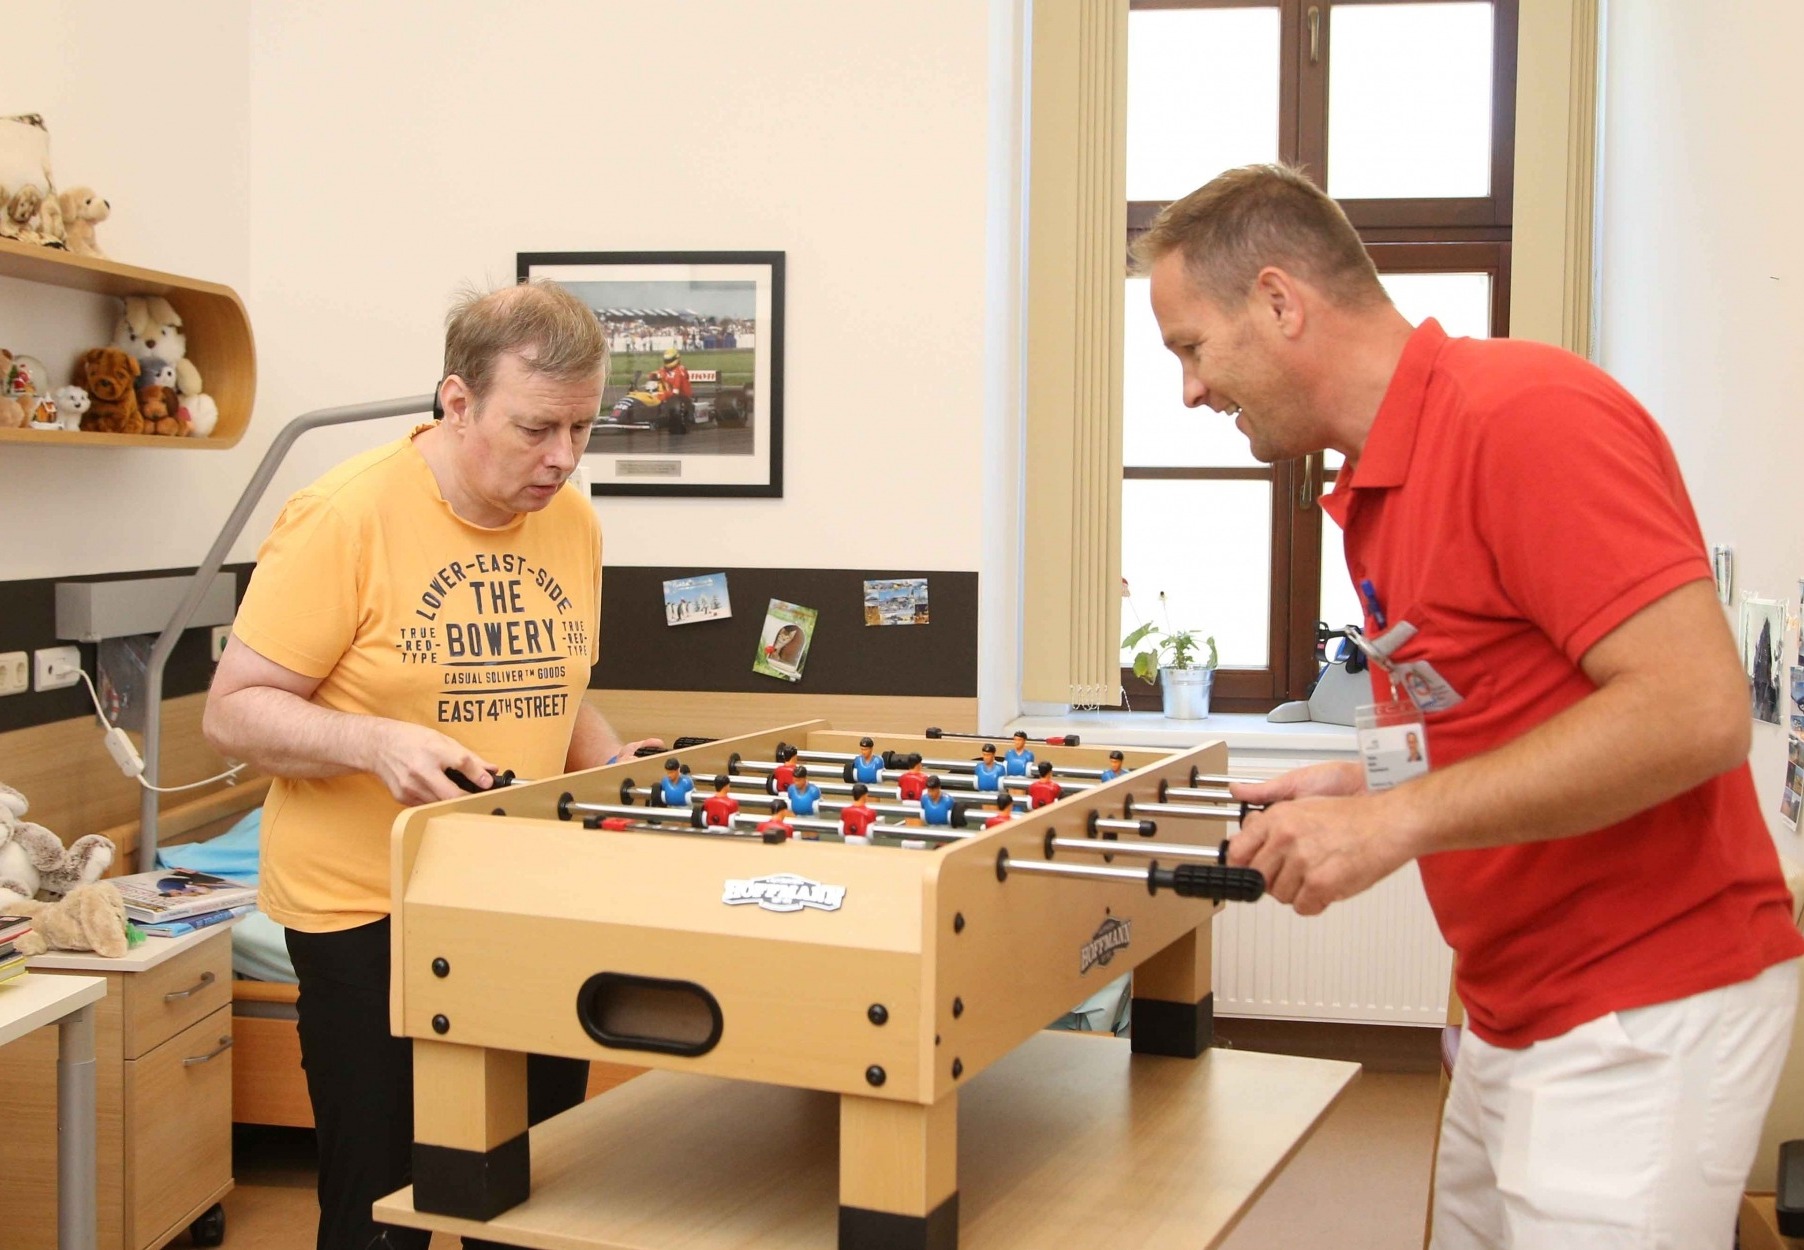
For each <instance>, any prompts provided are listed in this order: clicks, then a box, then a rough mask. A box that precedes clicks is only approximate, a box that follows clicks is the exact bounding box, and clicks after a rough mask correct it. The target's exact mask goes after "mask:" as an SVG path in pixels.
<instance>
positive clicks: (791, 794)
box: [783, 764, 821, 816]
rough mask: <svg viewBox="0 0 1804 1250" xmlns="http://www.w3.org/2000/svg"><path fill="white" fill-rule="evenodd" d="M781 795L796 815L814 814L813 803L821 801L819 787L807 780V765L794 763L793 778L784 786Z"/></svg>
mask: <svg viewBox="0 0 1804 1250" xmlns="http://www.w3.org/2000/svg"><path fill="white" fill-rule="evenodd" d="M783 795H784V797H785V798H787V799H788V800H789V806H790V809H791V810H792V811H794V812H795V814H796V815H798V816H812V815H814V805H815V804H816V803H819V802H820V801H821V788H820V787H819V786H817V785H815V784H814V783H813V782H812V781H810V780H808V765H806V764H797V765H796V775H795V780H793V781H791V782H790V783H789V784H788V785H787V786H785V787H784V789H783Z"/></svg>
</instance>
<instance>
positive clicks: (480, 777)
mask: <svg viewBox="0 0 1804 1250" xmlns="http://www.w3.org/2000/svg"><path fill="white" fill-rule="evenodd" d="M370 728H371V734H372V737H373V742H372V744H371V760H370V768H369V771H370V772H372V773H374V774H375V775H376V778H377V780H379V781H381V782H382V784H383V785H384V786H386V787H388V792H389V793H390V794H391V795H393V796H394V799H395V802H397V803H400V804H402V805H404V806H407V807H415V806H418V805H419V804H421V803H437V802H440V801H441V800H443V799H455V798H460V797H462V795H463V793H464V791H463V790H462V789H460V788H459V787H458V785H457V783H456V782H454V781H452V780H451V778H449V777H447V776H446V775H445V770H446V769H455V770H457V771H458V772H460V773H462V774H463V775H464V776H466V777H468V778H469V779H470V780H471V781H472V782H474V783H475V784H476V785H477V786H478V787H480V788H482V789H485V790H486V789H488V787H489V786H490V785H491V784H492V779H493V774H494V773H495V772H497V771H498V770H497V769H496V768H495V767H494V766H493V765H491V764H490V763H489V762H488V761H486V760H484V759H483V758H482V757H481V756H480V755H477V754H476V753H475V752H473V751H471V750H470V749H469V748H468V747H466V746H464V745H463V744H462V743H460V742H458V741H456V740H455V739H453V738H448V737H446V736H445V735H444V734H442V733H439V732H438V731H437V730H436V729H428V728H426V727H425V726H424V725H410V724H408V723H407V722H405V721H398V720H386V719H383V720H379V721H377V722H376V723H375V724H374V725H372V726H371V727H370Z"/></svg>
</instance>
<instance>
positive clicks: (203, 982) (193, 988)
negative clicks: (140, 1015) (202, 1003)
mask: <svg viewBox="0 0 1804 1250" xmlns="http://www.w3.org/2000/svg"><path fill="white" fill-rule="evenodd" d="M211 984H213V974H212V973H211V972H203V973H201V974H200V980H198V981H196V982H195V983H194V984H193V985H190V986H189V987H188V988H187V989H185V990H176V991H174V992H173V993H169V994H165V995H163V1001H164V1002H166V1003H173V1002H179V1001H180V1000H182V999H184V998H192V997H193V996H194V995H196V994H198V993H200V992H201V991H202V990H204V989H206V988H207V987H208V986H209V985H211Z"/></svg>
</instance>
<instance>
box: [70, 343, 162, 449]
mask: <svg viewBox="0 0 1804 1250" xmlns="http://www.w3.org/2000/svg"><path fill="white" fill-rule="evenodd" d="M73 380H74V382H75V385H77V386H79V387H82V388H83V389H84V390H86V391H87V392H88V413H87V415H86V416H84V417H83V418H82V419H81V428H82V429H84V430H98V431H99V432H101V433H102V434H142V433H143V432H144V417H143V416H142V414H140V413H139V412H138V392H137V383H138V362H137V360H136V359H135V358H134V357H132V356H129V355H127V354H126V353H125V352H122V351H120V350H119V349H118V348H116V347H90V348H89V349H88V350H87V351H85V352H83V353H82V354H81V355H80V356H79V357H78V358H77V359H76V361H75V377H74V379H73Z"/></svg>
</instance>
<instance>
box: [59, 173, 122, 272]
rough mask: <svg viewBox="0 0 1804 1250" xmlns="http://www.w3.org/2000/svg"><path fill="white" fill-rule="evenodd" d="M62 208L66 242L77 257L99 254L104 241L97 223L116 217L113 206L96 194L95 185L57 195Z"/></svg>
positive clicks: (101, 254)
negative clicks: (98, 234) (97, 236)
mask: <svg viewBox="0 0 1804 1250" xmlns="http://www.w3.org/2000/svg"><path fill="white" fill-rule="evenodd" d="M56 201H57V206H58V207H59V208H60V209H61V210H62V214H61V215H62V220H63V234H64V242H66V243H67V244H68V245H69V250H70V251H71V252H74V253H75V254H76V255H77V256H98V257H101V258H102V259H104V258H105V257H106V253H105V252H103V251H101V250H100V243H99V241H98V240H97V239H95V237H94V226H95V224H96V223H98V222H102V221H105V220H106V219H107V218H108V217H110V216H112V213H113V206H112V205H111V204H109V203H107V202H106V201H105V200H103V199H101V198H100V197H99V196H98V195H96V194H95V193H94V189H93V188H92V187H76V188H74V189H73V190H69V191H64V192H63V193H62V194H61V195H59V196H57V197H56Z"/></svg>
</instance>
